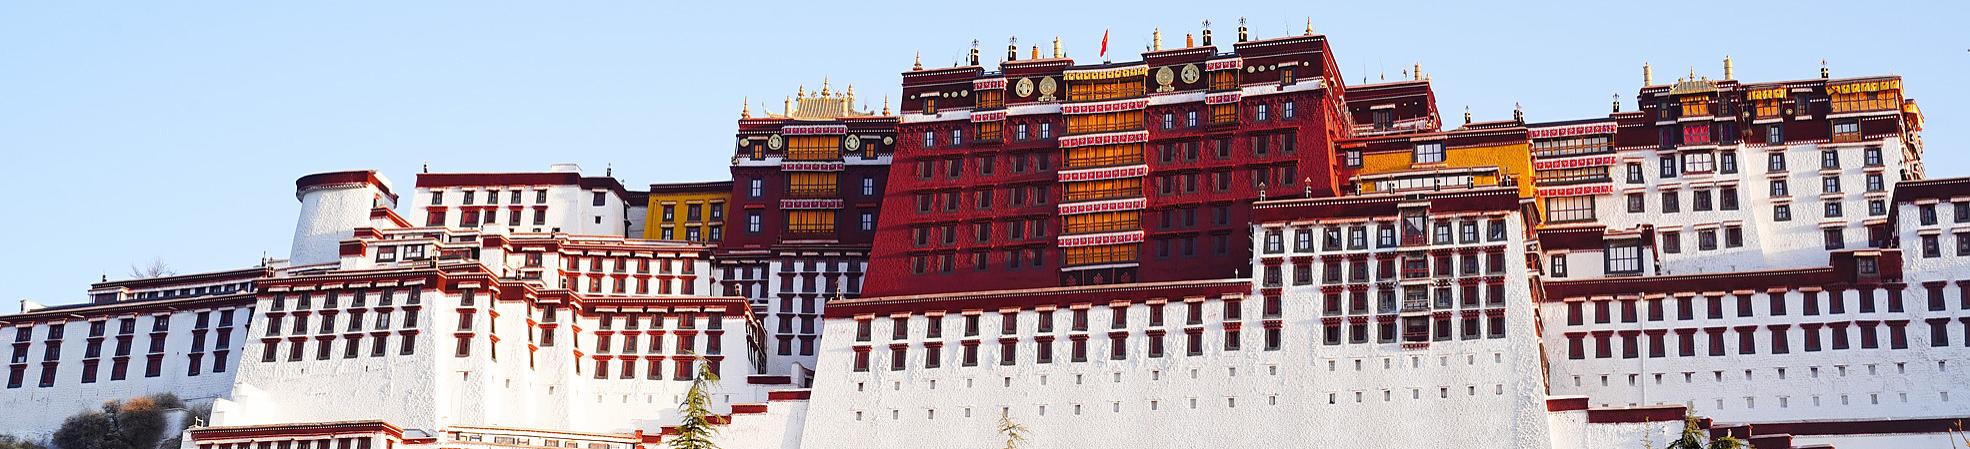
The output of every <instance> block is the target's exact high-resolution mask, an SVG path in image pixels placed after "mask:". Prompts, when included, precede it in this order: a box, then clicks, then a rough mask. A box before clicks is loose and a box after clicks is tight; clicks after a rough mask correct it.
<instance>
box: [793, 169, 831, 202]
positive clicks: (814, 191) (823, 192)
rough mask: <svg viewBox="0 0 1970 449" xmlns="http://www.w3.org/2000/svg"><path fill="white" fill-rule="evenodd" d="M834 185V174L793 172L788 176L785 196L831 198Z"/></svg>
mask: <svg viewBox="0 0 1970 449" xmlns="http://www.w3.org/2000/svg"><path fill="white" fill-rule="evenodd" d="M835 185H836V181H835V174H834V173H831V172H794V173H792V174H791V175H790V176H788V182H787V195H788V196H791V197H794V198H833V197H835Z"/></svg>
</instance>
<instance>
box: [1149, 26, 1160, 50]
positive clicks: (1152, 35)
mask: <svg viewBox="0 0 1970 449" xmlns="http://www.w3.org/2000/svg"><path fill="white" fill-rule="evenodd" d="M1162 49H1163V29H1162V28H1156V29H1155V30H1154V31H1150V32H1149V51H1157V50H1162Z"/></svg>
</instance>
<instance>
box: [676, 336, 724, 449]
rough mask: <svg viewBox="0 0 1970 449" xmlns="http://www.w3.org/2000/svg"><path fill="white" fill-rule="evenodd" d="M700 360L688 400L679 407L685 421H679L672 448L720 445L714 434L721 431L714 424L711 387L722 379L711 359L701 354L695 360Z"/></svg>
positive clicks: (700, 448)
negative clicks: (713, 438)
mask: <svg viewBox="0 0 1970 449" xmlns="http://www.w3.org/2000/svg"><path fill="white" fill-rule="evenodd" d="M694 361H695V362H696V363H697V364H698V370H697V371H698V373H697V378H695V379H692V380H691V391H689V392H686V393H684V403H683V404H679V405H678V407H677V408H678V410H679V411H682V412H683V413H684V421H683V422H680V423H677V437H676V438H672V439H671V440H670V447H671V448H672V449H718V444H717V443H713V442H712V441H711V436H712V435H713V434H716V433H718V429H717V428H715V427H712V424H713V423H712V418H713V417H714V416H716V415H713V414H712V413H711V387H712V385H713V384H717V383H718V373H715V372H712V370H711V363H712V362H710V361H707V360H705V358H704V357H702V356H700V357H697V358H696V360H694Z"/></svg>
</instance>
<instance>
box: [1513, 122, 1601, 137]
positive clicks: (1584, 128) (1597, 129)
mask: <svg viewBox="0 0 1970 449" xmlns="http://www.w3.org/2000/svg"><path fill="white" fill-rule="evenodd" d="M1614 128H1615V125H1614V122H1607V123H1589V124H1585V125H1573V126H1561V127H1555V128H1533V129H1528V130H1526V133H1527V134H1530V135H1531V136H1532V138H1534V139H1550V138H1554V137H1573V136H1583V135H1588V134H1614Z"/></svg>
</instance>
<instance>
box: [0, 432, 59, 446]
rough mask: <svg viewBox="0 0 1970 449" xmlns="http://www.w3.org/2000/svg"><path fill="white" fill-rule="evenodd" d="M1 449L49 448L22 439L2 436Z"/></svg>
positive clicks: (0, 436) (0, 438)
mask: <svg viewBox="0 0 1970 449" xmlns="http://www.w3.org/2000/svg"><path fill="white" fill-rule="evenodd" d="M0 449H48V447H47V446H42V445H41V443H36V442H33V441H29V440H27V439H24V438H21V437H17V436H13V435H0Z"/></svg>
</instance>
